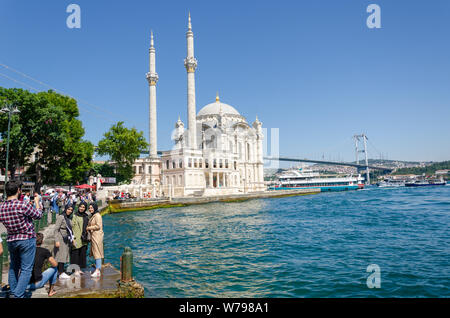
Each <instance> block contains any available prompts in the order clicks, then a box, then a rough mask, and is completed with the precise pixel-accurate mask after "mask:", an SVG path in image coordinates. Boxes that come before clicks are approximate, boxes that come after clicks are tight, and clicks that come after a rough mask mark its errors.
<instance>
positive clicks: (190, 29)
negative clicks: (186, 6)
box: [188, 11, 192, 31]
mask: <svg viewBox="0 0 450 318" xmlns="http://www.w3.org/2000/svg"><path fill="white" fill-rule="evenodd" d="M188 30H189V31H192V24H191V12H190V11H189V18H188Z"/></svg>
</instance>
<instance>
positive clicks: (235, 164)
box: [234, 161, 237, 170]
mask: <svg viewBox="0 0 450 318" xmlns="http://www.w3.org/2000/svg"><path fill="white" fill-rule="evenodd" d="M234 170H237V163H236V161H235V162H234Z"/></svg>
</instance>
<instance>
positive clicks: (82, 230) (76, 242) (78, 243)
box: [70, 202, 89, 275]
mask: <svg viewBox="0 0 450 318" xmlns="http://www.w3.org/2000/svg"><path fill="white" fill-rule="evenodd" d="M87 209H88V206H87V204H86V202H81V203H80V205H79V206H78V209H77V211H76V212H75V213H74V216H73V218H72V229H73V246H72V250H71V252H70V264H77V265H78V266H79V267H80V271H76V272H75V274H76V275H79V274H82V273H83V272H82V270H83V269H84V268H86V252H87V247H88V243H89V241H88V232H87V229H86V228H87V226H88V223H89V216H88V215H87V213H86V212H87Z"/></svg>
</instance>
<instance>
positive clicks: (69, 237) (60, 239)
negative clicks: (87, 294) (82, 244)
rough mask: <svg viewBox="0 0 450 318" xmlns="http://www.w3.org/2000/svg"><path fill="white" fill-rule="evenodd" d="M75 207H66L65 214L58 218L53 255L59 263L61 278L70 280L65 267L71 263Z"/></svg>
mask: <svg viewBox="0 0 450 318" xmlns="http://www.w3.org/2000/svg"><path fill="white" fill-rule="evenodd" d="M72 212H73V206H71V205H68V206H66V208H65V210H64V212H63V213H62V214H60V215H58V216H57V217H56V224H55V229H54V235H55V248H54V250H53V254H54V255H55V259H56V261H57V262H58V274H59V277H60V278H69V275H67V274H66V273H65V272H64V265H65V264H66V263H68V262H69V261H70V249H71V247H72V244H73V231H72Z"/></svg>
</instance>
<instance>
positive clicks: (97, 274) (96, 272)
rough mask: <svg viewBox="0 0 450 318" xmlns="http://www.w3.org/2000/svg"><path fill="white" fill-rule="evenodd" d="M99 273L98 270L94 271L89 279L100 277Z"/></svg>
mask: <svg viewBox="0 0 450 318" xmlns="http://www.w3.org/2000/svg"><path fill="white" fill-rule="evenodd" d="M100 275H101V274H100V271H99V270H95V271H94V272H93V273H92V274H91V277H100Z"/></svg>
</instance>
